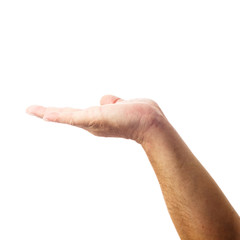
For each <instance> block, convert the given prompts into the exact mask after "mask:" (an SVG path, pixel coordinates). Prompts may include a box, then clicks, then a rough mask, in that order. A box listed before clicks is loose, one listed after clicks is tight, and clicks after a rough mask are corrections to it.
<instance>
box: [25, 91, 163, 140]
mask: <svg viewBox="0 0 240 240" xmlns="http://www.w3.org/2000/svg"><path fill="white" fill-rule="evenodd" d="M100 104H101V106H95V107H90V108H87V109H74V108H55V107H43V106H38V105H32V106H30V107H28V108H27V110H26V112H27V113H29V114H32V115H34V116H37V117H40V118H43V119H44V120H47V121H52V122H58V123H65V124H70V125H73V126H76V127H80V128H83V129H85V130H87V131H89V132H90V133H92V134H94V135H96V136H103V137H122V138H127V139H132V140H135V141H136V142H138V143H140V144H141V143H142V141H143V139H144V137H145V135H146V134H147V133H148V132H149V131H150V129H152V128H153V127H154V126H155V125H156V124H158V123H159V121H160V122H161V121H162V119H165V116H164V114H163V112H162V111H161V109H160V108H159V106H158V105H157V103H155V102H154V101H152V100H150V99H145V98H140V99H133V100H123V99H121V98H118V97H116V96H112V95H105V96H103V97H102V98H101V101H100Z"/></svg>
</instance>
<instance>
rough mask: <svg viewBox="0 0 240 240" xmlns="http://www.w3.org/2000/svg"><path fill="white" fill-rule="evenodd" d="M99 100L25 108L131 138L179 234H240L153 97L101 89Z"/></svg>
mask: <svg viewBox="0 0 240 240" xmlns="http://www.w3.org/2000/svg"><path fill="white" fill-rule="evenodd" d="M100 104H101V105H100V106H96V107H90V108H87V109H82V110H81V109H73V108H54V107H43V106H37V105H32V106H30V107H28V108H27V110H26V112H27V113H29V114H32V115H34V116H37V117H40V118H42V119H44V120H46V121H52V122H57V123H64V124H70V125H73V126H76V127H80V128H83V129H85V130H87V131H89V132H90V133H92V134H93V135H95V136H102V137H121V138H126V139H132V140H134V141H136V142H137V143H139V144H141V146H142V147H143V149H144V151H145V152H146V154H147V156H148V159H149V161H150V163H151V165H152V167H153V169H154V172H155V174H156V176H157V178H158V181H159V184H160V186H161V190H162V193H163V196H164V199H165V202H166V205H167V208H168V211H169V214H170V216H171V219H172V221H173V223H174V226H175V228H176V230H177V232H178V234H179V236H180V238H181V239H184V240H187V239H191V240H195V239H196V240H201V239H204V240H207V239H211V240H223V239H224V240H238V239H240V218H239V216H238V214H237V213H236V211H235V210H234V209H233V207H232V206H231V204H230V203H229V202H228V200H227V198H226V197H225V196H224V194H223V193H222V191H221V189H220V188H219V187H218V185H217V184H216V183H215V181H214V180H213V179H212V177H211V176H210V175H209V173H208V172H207V171H206V169H204V167H203V166H202V165H201V163H200V162H199V161H198V160H197V158H196V157H195V156H194V155H193V153H192V152H191V151H190V149H189V148H188V146H187V145H186V144H185V142H184V141H183V140H182V138H181V137H180V136H179V134H178V133H177V132H176V130H175V129H174V128H173V126H172V125H171V124H170V123H169V121H168V120H167V118H166V116H165V115H164V113H163V112H162V110H161V109H160V107H159V106H158V104H157V103H156V102H154V101H152V100H150V99H133V100H123V99H121V98H118V97H116V96H112V95H105V96H103V97H102V98H101V101H100Z"/></svg>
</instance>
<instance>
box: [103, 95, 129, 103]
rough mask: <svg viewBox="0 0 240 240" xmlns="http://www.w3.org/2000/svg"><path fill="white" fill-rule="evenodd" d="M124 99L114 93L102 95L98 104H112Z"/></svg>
mask: <svg viewBox="0 0 240 240" xmlns="http://www.w3.org/2000/svg"><path fill="white" fill-rule="evenodd" d="M121 101H124V100H123V99H121V98H119V97H117V96H114V95H104V96H103V97H102V98H101V100H100V104H101V105H105V104H114V103H117V102H121Z"/></svg>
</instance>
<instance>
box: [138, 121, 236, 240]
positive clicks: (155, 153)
mask: <svg viewBox="0 0 240 240" xmlns="http://www.w3.org/2000/svg"><path fill="white" fill-rule="evenodd" d="M142 147H143V149H144V150H145V152H146V154H147V156H148V158H149V160H150V162H151V165H152V167H153V169H154V171H155V173H156V176H157V178H158V181H159V183H160V186H161V189H162V192H163V195H164V199H165V202H166V205H167V207H168V211H169V213H170V215H171V218H172V220H173V223H174V225H175V227H176V229H177V231H178V234H179V236H180V237H181V239H191V240H193V239H204V240H206V239H212V240H215V239H216V240H221V239H224V240H227V239H229V240H230V239H231V240H233V239H240V223H239V222H240V220H239V216H238V214H237V213H236V212H235V211H234V209H233V208H232V206H231V205H230V203H229V202H228V200H227V199H226V197H225V196H224V194H223V193H222V192H221V190H220V188H219V187H218V186H217V184H216V183H215V182H214V180H213V179H212V178H211V176H210V175H209V174H208V172H207V171H206V170H205V169H204V167H203V166H202V165H201V164H200V162H199V161H198V160H197V159H196V157H195V156H194V155H193V154H192V152H191V151H190V150H189V148H188V147H187V146H186V144H185V143H184V141H183V140H182V139H181V137H180V136H179V135H178V133H177V132H176V131H175V129H174V128H173V127H172V126H171V125H170V124H169V123H168V122H167V121H166V122H165V123H164V124H160V125H159V128H157V127H156V128H155V129H154V130H153V131H152V132H151V134H149V135H148V137H147V138H146V139H145V141H144V142H143V144H142Z"/></svg>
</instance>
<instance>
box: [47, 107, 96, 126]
mask: <svg viewBox="0 0 240 240" xmlns="http://www.w3.org/2000/svg"><path fill="white" fill-rule="evenodd" d="M100 116H101V113H100V107H91V108H87V109H84V110H80V109H73V110H72V111H71V110H69V111H51V112H47V113H46V114H45V115H44V118H43V119H44V120H46V121H51V122H57V123H65V124H69V125H73V126H77V127H81V128H89V127H91V126H93V125H94V126H95V123H97V122H99V121H98V120H99V119H100Z"/></svg>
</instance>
